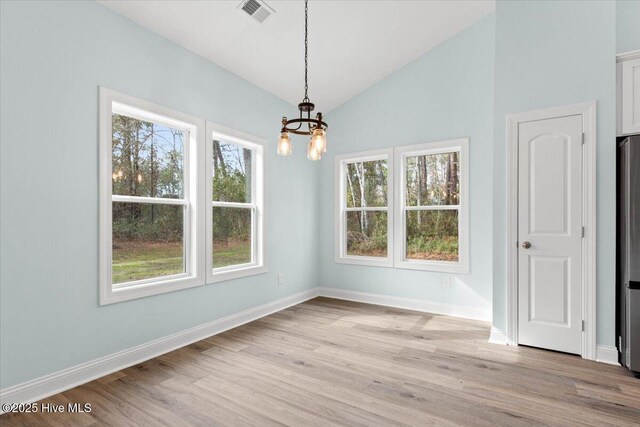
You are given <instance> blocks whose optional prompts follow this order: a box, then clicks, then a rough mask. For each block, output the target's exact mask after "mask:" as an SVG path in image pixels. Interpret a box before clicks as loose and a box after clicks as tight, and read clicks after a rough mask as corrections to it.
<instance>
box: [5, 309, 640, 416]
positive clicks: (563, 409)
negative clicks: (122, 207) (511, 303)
mask: <svg viewBox="0 0 640 427" xmlns="http://www.w3.org/2000/svg"><path fill="white" fill-rule="evenodd" d="M488 336H489V325H488V324H486V323H483V322H477V321H471V320H463V319H458V318H453V317H447V316H438V315H431V314H425V313H419V312H414V311H408V310H400V309H392V308H386V307H380V306H374V305H367V304H359V303H353V302H346V301H339V300H333V299H328V298H316V299H314V300H311V301H308V302H305V303H303V304H300V305H297V306H294V307H291V308H289V309H287V310H284V311H281V312H279V313H276V314H272V315H270V316H268V317H265V318H263V319H260V320H257V321H254V322H252V323H250V324H247V325H244V326H241V327H239V328H236V329H233V330H231V331H228V332H225V333H223V334H220V335H217V336H214V337H211V338H209V339H206V340H203V341H200V342H197V343H195V344H192V345H190V346H187V347H185V348H182V349H180V350H176V351H173V352H171V353H168V354H166V355H164V356H161V357H158V358H155V359H152V360H150V361H148V362H145V363H142V364H140V365H136V366H133V367H131V368H128V369H125V370H123V371H120V372H117V373H115V374H112V375H109V376H107V377H105V378H102V379H99V380H96V381H93V382H91V383H88V384H85V385H83V386H80V387H77V388H74V389H72V390H69V391H66V392H64V393H61V394H58V395H56V396H53V397H51V398H49V399H46V401H47V402H53V403H62V404H65V405H66V404H67V403H69V402H82V403H84V402H89V403H91V404H92V407H93V410H92V412H91V413H88V414H53V415H52V414H48V415H42V414H36V415H33V414H21V415H7V414H5V415H3V416H1V417H0V425H13V424H15V425H117V426H125V425H170V426H181V425H207V426H218V425H229V426H243V425H252V426H271V425H283V424H285V425H291V426H326V425H346V426H374V425H379V426H391V425H411V426H424V425H464V426H475V425H478V426H495V425H505V426H521V425H527V426H529V425H571V426H576V425H592V426H609V425H617V426H621V425H636V426H637V425H639V424H640V380H638V379H635V378H633V376H631V375H630V373H629V372H628V371H626V370H625V369H623V368H622V367H617V366H610V365H604V364H600V363H596V362H589V361H585V360H582V359H580V358H579V357H577V356H570V355H566V354H560V353H554V352H549V351H544V350H538V349H533V348H527V347H506V346H500V345H493V344H488V343H487V339H488Z"/></svg>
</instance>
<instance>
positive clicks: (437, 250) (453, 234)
mask: <svg viewBox="0 0 640 427" xmlns="http://www.w3.org/2000/svg"><path fill="white" fill-rule="evenodd" d="M406 221H407V224H406V227H407V254H406V255H407V259H422V260H434V261H458V211H457V210H433V211H432V210H429V211H406Z"/></svg>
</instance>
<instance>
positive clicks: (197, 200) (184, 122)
mask: <svg viewBox="0 0 640 427" xmlns="http://www.w3.org/2000/svg"><path fill="white" fill-rule="evenodd" d="M114 112H115V113H117V114H123V115H126V116H129V117H134V118H137V119H140V120H147V121H151V122H154V123H160V124H163V125H165V126H168V127H171V128H174V129H180V130H183V131H184V132H185V135H186V138H185V142H184V171H185V173H184V180H185V181H184V198H183V199H163V198H155V197H134V196H120V195H113V194H112V191H113V188H112V113H114ZM99 129H100V130H99V132H100V136H99V158H100V164H99V166H100V167H99V170H100V172H99V173H100V177H99V181H100V196H99V197H100V202H99V205H100V212H99V218H100V224H99V229H100V232H99V233H100V235H99V246H100V247H99V257H100V260H99V282H100V305H106V304H112V303H116V302H121V301H127V300H132V299H137V298H142V297H147V296H151V295H158V294H162V293H166V292H172V291H177V290H181V289H187V288H192V287H195V286H202V285H204V284H205V270H204V263H203V256H204V244H205V239H204V237H203V236H202V233H198V230H202V229H203V225H204V224H203V220H204V215H203V212H202V211H203V207H204V204H203V203H202V200H203V198H204V185H203V182H204V181H203V179H202V178H201V177H199V175H200V174H202V173H203V172H204V171H203V168H202V167H200V165H199V160H198V159H201V158H203V156H204V148H205V146H204V135H205V134H204V130H205V122H204V120H202V119H198V118H196V117H193V116H190V115H187V114H183V113H180V112H177V111H173V110H170V109H168V108H165V107H161V106H159V105H156V104H153V103H151V102H148V101H144V100H142V99H138V98H134V97H132V96H129V95H125V94H122V93H119V92H116V91H113V90H110V89H107V88H104V87H100V109H99ZM113 202H134V203H153V204H166V205H181V206H183V207H184V209H185V215H184V234H183V242H184V256H185V272H184V273H180V274H175V275H171V276H165V277H157V278H150V279H144V280H136V281H132V282H126V283H118V284H113V283H112V261H113V260H112V203H113Z"/></svg>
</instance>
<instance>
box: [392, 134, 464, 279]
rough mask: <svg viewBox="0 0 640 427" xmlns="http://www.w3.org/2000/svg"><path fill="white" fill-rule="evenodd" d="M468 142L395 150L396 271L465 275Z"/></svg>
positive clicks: (459, 141)
mask: <svg viewBox="0 0 640 427" xmlns="http://www.w3.org/2000/svg"><path fill="white" fill-rule="evenodd" d="M468 151H469V140H468V139H456V140H450V141H442V142H432V143H427V144H421V145H415V146H408V147H398V148H396V149H395V153H394V156H395V162H396V170H397V171H399V177H398V178H399V179H398V180H397V184H396V188H397V194H398V195H399V197H398V204H397V206H396V220H395V222H396V224H395V229H396V242H395V243H396V254H395V261H396V262H395V265H396V267H398V268H408V269H418V270H431V271H447V272H458V273H466V272H468V270H469V247H468V241H469V238H468V218H469V207H468V206H469V201H468V182H467V179H468V170H469V166H468Z"/></svg>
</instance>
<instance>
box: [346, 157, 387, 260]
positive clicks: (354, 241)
mask: <svg viewBox="0 0 640 427" xmlns="http://www.w3.org/2000/svg"><path fill="white" fill-rule="evenodd" d="M392 154H393V152H392V151H391V150H379V151H370V152H365V153H358V154H352V155H346V156H338V157H337V158H336V174H337V179H336V182H337V185H338V191H336V197H337V200H336V208H337V209H336V212H337V221H336V222H337V224H338V226H337V228H336V230H337V235H336V244H337V247H336V262H342V263H350V264H364V265H377V266H386V267H390V266H393V250H392V247H393V239H392V226H393V219H392V217H393V210H390V209H389V206H393V202H392V201H393V197H392V189H393V171H392V169H393V164H392V162H391V159H392V158H393V156H392Z"/></svg>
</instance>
